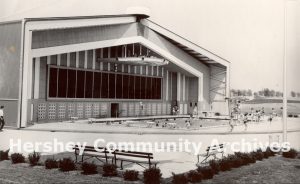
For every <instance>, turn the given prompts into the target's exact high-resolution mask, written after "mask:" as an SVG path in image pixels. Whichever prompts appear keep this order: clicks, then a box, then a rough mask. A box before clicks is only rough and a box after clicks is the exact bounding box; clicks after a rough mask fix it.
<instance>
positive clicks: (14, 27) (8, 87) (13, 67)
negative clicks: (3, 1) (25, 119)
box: [0, 22, 22, 126]
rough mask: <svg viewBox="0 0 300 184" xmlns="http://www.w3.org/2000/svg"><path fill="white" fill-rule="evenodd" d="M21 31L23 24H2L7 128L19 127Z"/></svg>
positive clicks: (0, 67)
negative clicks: (17, 123)
mask: <svg viewBox="0 0 300 184" xmlns="http://www.w3.org/2000/svg"><path fill="white" fill-rule="evenodd" d="M21 30H22V23H21V22H12V23H4V24H0V79H1V80H0V105H4V113H5V114H4V119H5V121H6V125H7V126H17V125H16V122H17V117H18V98H19V84H20V82H19V80H20V54H21V32H22V31H21Z"/></svg>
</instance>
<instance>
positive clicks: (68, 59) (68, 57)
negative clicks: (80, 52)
mask: <svg viewBox="0 0 300 184" xmlns="http://www.w3.org/2000/svg"><path fill="white" fill-rule="evenodd" d="M70 54H71V53H67V67H69V66H70Z"/></svg>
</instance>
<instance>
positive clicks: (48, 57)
mask: <svg viewBox="0 0 300 184" xmlns="http://www.w3.org/2000/svg"><path fill="white" fill-rule="evenodd" d="M50 63H51V56H47V65H50Z"/></svg>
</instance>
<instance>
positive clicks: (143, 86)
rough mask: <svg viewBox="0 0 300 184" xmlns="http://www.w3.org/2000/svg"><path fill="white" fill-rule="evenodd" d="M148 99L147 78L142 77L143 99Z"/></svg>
mask: <svg viewBox="0 0 300 184" xmlns="http://www.w3.org/2000/svg"><path fill="white" fill-rule="evenodd" d="M145 98H146V77H141V99H145Z"/></svg>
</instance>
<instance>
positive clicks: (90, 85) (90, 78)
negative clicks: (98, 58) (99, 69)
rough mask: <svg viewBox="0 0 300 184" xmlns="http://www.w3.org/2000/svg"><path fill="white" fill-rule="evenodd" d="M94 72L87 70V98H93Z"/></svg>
mask: <svg viewBox="0 0 300 184" xmlns="http://www.w3.org/2000/svg"><path fill="white" fill-rule="evenodd" d="M93 75H94V74H93V72H86V74H85V98H93V83H94V81H93V78H94V76H93Z"/></svg>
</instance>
